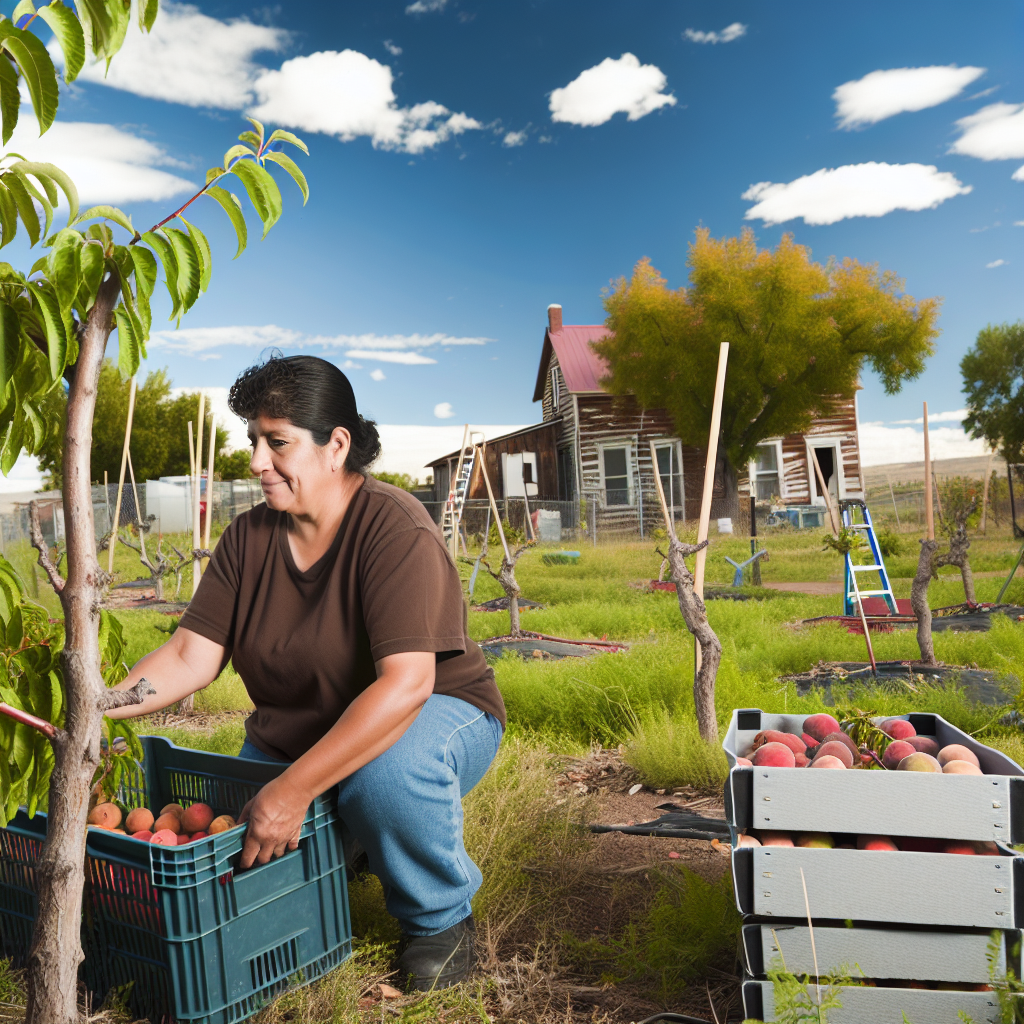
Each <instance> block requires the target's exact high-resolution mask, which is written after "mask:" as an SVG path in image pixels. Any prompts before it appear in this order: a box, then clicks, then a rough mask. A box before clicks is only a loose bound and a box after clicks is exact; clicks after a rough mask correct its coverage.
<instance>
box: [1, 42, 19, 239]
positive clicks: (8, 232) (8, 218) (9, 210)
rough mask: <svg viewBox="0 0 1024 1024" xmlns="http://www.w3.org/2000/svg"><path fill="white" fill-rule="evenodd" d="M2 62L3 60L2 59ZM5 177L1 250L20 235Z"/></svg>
mask: <svg viewBox="0 0 1024 1024" xmlns="http://www.w3.org/2000/svg"><path fill="white" fill-rule="evenodd" d="M0 60H3V58H2V57H0ZM5 177H7V175H3V176H2V177H0V249H2V248H3V247H4V246H5V245H7V244H8V243H9V242H10V241H11V239H12V238H14V236H15V235H16V234H17V233H18V204H17V203H15V201H14V196H13V195H11V192H10V189H8V188H7V186H6V185H5V184H4V178H5Z"/></svg>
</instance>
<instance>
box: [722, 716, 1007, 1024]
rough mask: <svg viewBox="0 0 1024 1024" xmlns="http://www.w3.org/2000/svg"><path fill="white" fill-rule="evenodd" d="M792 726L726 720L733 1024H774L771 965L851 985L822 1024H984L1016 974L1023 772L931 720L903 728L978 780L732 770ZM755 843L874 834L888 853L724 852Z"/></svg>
mask: <svg viewBox="0 0 1024 1024" xmlns="http://www.w3.org/2000/svg"><path fill="white" fill-rule="evenodd" d="M805 717H806V716H804V715H769V714H764V713H762V712H761V711H758V710H739V711H735V712H734V713H733V719H732V723H731V726H730V728H729V732H728V735H727V736H726V739H725V742H724V744H723V746H724V748H725V751H726V754H727V756H728V757H729V760H730V766H731V771H730V774H729V782H728V784H727V786H726V812H727V817H728V819H729V825H730V828H731V831H732V846H733V849H732V870H733V881H734V885H735V890H736V901H737V905H738V907H739V909H740V912H741V913H742V914H743V915H744V920H745V924H744V927H743V947H744V951H745V956H746V961H747V970H748V972H749V978H748V980H746V981H745V982H744V985H743V1000H744V1011H745V1014H746V1016H747V1017H748V1018H754V1019H759V1020H764V1021H774V1020H776V1019H777V1018H776V1013H775V1005H774V995H775V992H774V985H773V983H772V982H771V981H770V980H768V979H767V976H766V972H767V971H769V970H773V969H777V968H783V964H784V969H785V970H786V971H788V972H789V973H792V974H794V975H797V976H803V975H808V976H810V977H811V978H814V977H821V978H824V977H827V976H831V975H845V976H847V977H850V978H853V979H855V980H854V984H852V985H847V986H843V987H842V989H841V991H840V992H839V993H838V998H839V1000H840V1001H841V1002H842V1008H841V1009H836V1010H832V1011H830V1012H829V1014H828V1019H829V1022H830V1024H854V1022H856V1024H862V1022H871V1024H889V1022H892V1024H905V1022H911V1024H961V1022H962V1021H963V1020H964V1016H962V1014H963V1015H966V1017H967V1018H968V1019H971V1020H973V1021H975V1022H976V1024H981V1022H983V1021H986V1022H992V1024H997V1022H999V1021H1001V1019H1002V1011H1001V1009H1000V1006H999V1000H998V997H997V993H996V992H995V991H994V990H993V989H992V988H991V981H992V979H993V977H996V978H1000V977H1003V976H1005V975H1006V973H1007V971H1012V972H1013V974H1014V975H1015V976H1016V977H1018V978H1019V977H1020V973H1021V972H1020V967H1021V951H1020V937H1021V933H1020V931H1019V929H1020V927H1021V926H1022V924H1024V858H1021V857H1020V856H1017V855H1016V854H1015V852H1014V850H1012V849H1011V848H1010V845H1009V844H1014V843H1021V842H1024V769H1021V767H1020V766H1019V765H1017V764H1015V763H1014V762H1013V761H1011V760H1010V759H1009V758H1007V757H1006V756H1005V755H1003V754H1001V753H1000V752H999V751H997V750H993V749H992V748H990V747H986V746H984V745H983V744H981V743H978V742H977V741H976V740H974V739H972V738H971V737H970V736H968V735H966V734H965V733H963V732H961V731H960V730H959V729H957V728H955V727H954V726H952V725H950V724H949V723H948V722H947V721H945V720H944V719H943V718H941V717H940V716H939V715H931V714H911V715H907V716H903V717H906V718H907V719H908V720H909V721H910V722H911V724H913V725H914V727H915V729H916V730H917V733H918V735H926V736H934V737H935V739H936V741H937V742H938V744H939V746H940V747H944V746H946V745H947V744H951V743H960V744H963V745H964V746H966V747H968V748H970V749H971V750H972V751H974V753H975V754H976V755H977V757H978V760H979V761H980V763H981V768H982V771H983V772H985V774H984V775H980V776H976V775H956V776H953V775H944V774H932V773H928V772H907V771H903V772H901V771H882V770H846V771H822V770H809V769H800V768H758V767H744V766H737V764H736V758H737V756H746V755H747V754H748V752H749V750H750V747H751V746H752V744H753V740H754V737H755V736H756V735H757V733H758V732H760V731H761V730H764V729H777V730H780V731H782V732H789V733H795V734H796V735H797V736H799V735H800V734H801V733H802V731H803V721H804V718H805ZM759 831H782V832H792V833H794V834H796V833H809V832H824V833H830V834H831V835H832V836H833V837H834V838H835V840H836V843H837V846H838V845H848V844H850V843H852V844H854V845H856V838H857V837H858V836H863V835H885V836H890V837H893V838H896V840H897V844H898V845H899V846H900V851H899V852H889V851H870V850H860V849H815V848H802V847H778V846H770V847H758V846H753V847H741V846H740V845H739V843H740V836H741V835H742V834H744V833H749V834H751V835H754V836H756V835H758V833H759ZM914 839H920V840H925V841H927V840H930V839H941V840H956V839H959V840H969V841H974V842H978V841H990V842H995V843H996V844H998V855H996V856H960V855H957V854H953V853H934V852H917V851H914V850H912V849H908V848H909V847H913V846H922V845H927V843H926V842H925V843H915V842H914V841H913V840H914ZM805 886H806V889H805ZM805 893H806V895H805ZM808 908H809V912H810V917H811V919H812V924H813V940H814V941H813V947H812V941H811V938H812V936H811V932H810V929H809V928H808ZM815 954H816V958H817V967H816V966H815ZM990 961H991V962H990ZM811 991H812V992H813V991H814V986H813V984H812V986H811Z"/></svg>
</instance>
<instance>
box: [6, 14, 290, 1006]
mask: <svg viewBox="0 0 1024 1024" xmlns="http://www.w3.org/2000/svg"><path fill="white" fill-rule="evenodd" d="M78 9H79V12H80V13H79V14H78V15H76V13H75V11H73V10H72V9H71V8H68V7H65V6H63V4H62V3H61V2H60V0H54V2H53V3H51V4H50V5H49V6H47V7H43V8H41V9H40V10H38V11H36V10H35V8H34V6H33V4H32V2H31V0H21V2H20V3H18V5H17V6H16V7H15V9H14V18H15V19H16V21H15V22H11V21H8V20H7V19H5V18H0V47H2V49H3V50H4V57H7V58H10V60H7V59H4V60H0V117H2V135H3V141H4V143H5V144H6V143H7V141H8V140H9V139H10V136H11V132H12V131H13V130H14V124H15V122H16V120H17V112H18V104H19V92H18V89H19V85H24V87H25V88H26V89H27V90H28V93H29V96H30V97H31V100H32V104H33V107H34V108H35V113H36V117H37V119H38V121H39V125H40V130H41V131H45V130H46V129H47V128H49V126H50V125H51V124H52V122H53V119H54V116H55V114H56V110H57V102H58V90H57V77H56V70H55V69H54V66H53V63H52V61H51V60H50V57H49V54H48V53H47V50H46V47H45V46H44V45H43V43H42V41H41V40H39V39H38V38H37V37H36V36H34V35H33V34H32V32H30V31H29V30H28V26H29V25H30V24H31V23H32V21H34V20H35V19H36V18H39V19H41V20H42V21H44V22H45V23H46V24H47V25H49V26H50V28H51V29H52V30H53V32H54V34H55V36H56V38H57V40H58V42H59V44H60V46H61V47H62V49H63V51H64V56H65V78H66V79H67V80H69V81H70V80H71V79H72V78H74V77H75V75H77V73H78V71H79V70H80V69H81V68H82V66H83V64H84V60H85V54H86V44H87V43H88V48H89V49H90V50H91V52H92V54H93V55H94V56H95V57H96V59H98V60H99V59H104V60H109V59H110V58H111V57H113V56H114V54H116V52H117V50H118V49H119V48H120V46H121V44H122V42H123V41H124V38H125V35H126V33H127V31H128V28H129V18H130V12H131V7H130V5H126V4H125V2H124V0H88V2H85V0H83V2H82V3H81V4H80V5H79V8H78ZM136 10H137V11H138V14H139V19H140V25H141V27H142V29H144V30H148V29H149V28H151V27H152V24H153V20H154V19H155V17H156V14H157V0H139V2H138V3H137V5H136ZM80 19H81V20H80ZM12 62H13V63H12ZM252 124H253V130H251V131H245V132H243V133H242V135H241V136H239V139H240V144H239V145H236V146H233V147H231V149H229V150H228V151H227V153H226V154H225V157H224V164H223V166H221V167H215V168H212V169H211V170H210V171H208V172H207V183H206V185H204V186H203V188H202V189H201V190H200V191H199V192H198V193H197V194H196V195H195V196H193V197H192V198H191V199H189V200H188V202H186V203H185V204H183V205H182V206H181V207H180V208H179V209H177V210H175V211H174V212H173V213H171V214H170V215H169V216H167V217H165V218H164V219H163V220H162V221H160V223H158V224H156V225H154V226H153V228H152V229H150V230H149V231H147V232H145V233H141V234H140V233H139V232H138V231H136V229H135V226H134V225H133V224H132V222H131V218H130V217H128V216H127V215H126V214H125V213H123V212H122V211H120V210H118V209H115V208H114V207H111V206H96V207H93V208H92V209H91V210H87V211H86V212H85V213H81V214H80V213H79V209H78V194H77V191H76V189H75V186H74V183H73V182H72V181H71V179H70V178H69V177H68V176H67V175H66V174H65V173H64V172H63V171H61V170H60V169H59V168H57V167H54V166H53V165H52V164H46V163H38V162H31V161H26V160H22V159H20V158H19V157H17V156H16V155H14V154H6V155H4V157H3V158H2V160H0V186H2V187H0V229H2V231H0V245H3V244H6V243H7V242H9V241H10V240H11V239H12V238H13V237H14V235H15V232H16V231H17V230H18V227H19V221H20V224H21V225H22V226H23V227H24V228H25V230H26V232H27V233H28V235H29V239H30V241H31V242H32V244H35V243H37V242H38V241H39V240H40V239H43V240H44V241H43V247H44V249H45V250H46V253H45V255H44V256H42V257H41V258H40V259H38V260H37V261H36V262H35V264H34V265H33V266H32V268H31V270H30V271H29V273H28V274H24V273H21V272H19V271H17V270H15V269H14V268H13V267H12V266H10V265H9V264H6V263H3V264H0V334H2V337H0V354H2V358H0V436H2V437H3V445H2V448H0V468H2V470H3V472H5V473H6V472H8V471H9V470H10V468H11V466H13V464H14V462H15V460H16V459H17V457H18V455H19V453H20V452H22V451H26V452H29V453H34V452H36V451H37V450H38V449H39V447H40V446H41V445H42V443H43V440H44V437H45V434H46V429H47V427H46V424H44V423H43V422H41V414H40V409H41V408H42V407H43V404H44V402H45V401H46V399H47V396H49V395H50V394H51V393H52V392H53V391H55V390H56V389H57V388H60V387H62V385H63V382H62V379H63V381H66V382H67V389H68V392H67V394H68V397H67V415H66V418H65V422H64V427H63V432H64V442H63V461H62V475H63V488H62V490H63V503H64V521H65V532H66V536H67V576H66V578H63V579H62V578H61V576H60V573H59V572H58V571H57V568H56V566H54V565H53V564H52V563H51V561H50V557H49V552H48V551H47V549H46V548H45V545H42V544H40V545H39V548H40V550H39V562H40V564H41V565H42V566H43V568H44V570H45V571H46V573H47V576H48V577H49V579H50V581H51V583H52V584H53V587H54V589H55V590H56V591H57V593H58V594H59V596H60V601H61V605H62V608H63V611H64V623H63V649H62V650H61V652H60V660H59V663H57V669H55V670H54V671H52V672H50V673H47V674H46V675H45V676H43V675H37V676H35V677H33V678H35V679H36V680H37V683H34V684H32V685H29V686H27V687H26V688H25V689H24V690H23V691H21V692H14V691H13V690H5V692H4V697H5V701H4V703H3V704H0V712H3V713H4V714H5V715H7V716H8V718H10V719H13V720H14V723H15V724H14V725H13V727H10V726H9V725H5V727H4V728H3V729H2V730H0V741H2V743H3V747H4V749H3V751H2V753H0V759H2V760H3V762H4V763H5V765H6V766H7V771H8V773H9V771H10V765H11V764H12V763H13V764H14V765H15V766H16V767H17V768H18V771H19V772H22V771H23V763H24V762H25V760H26V758H25V754H24V751H25V749H26V744H28V745H29V748H30V749H34V747H33V745H34V744H38V743H39V742H41V741H40V740H39V739H38V738H37V737H36V736H35V735H32V734H31V729H32V728H34V727H35V728H37V731H38V732H39V734H40V735H41V736H45V738H46V741H47V743H48V744H49V747H50V754H49V756H50V757H52V773H50V774H49V785H48V799H49V802H48V806H47V811H48V822H47V835H46V840H45V842H44V844H43V848H42V852H41V855H40V858H39V862H38V864H37V865H36V867H35V880H36V886H37V894H38V910H37V917H36V928H35V933H34V936H33V941H32V947H31V950H30V953H29V962H28V987H29V1000H28V1013H27V1016H28V1024H70V1022H73V1021H77V1019H78V1010H77V1005H76V1001H77V980H78V979H77V974H78V965H79V963H80V962H81V959H82V950H81V946H80V943H79V939H78V936H79V928H80V922H81V912H82V888H83V884H84V868H85V865H84V858H83V850H84V848H85V828H86V815H87V813H88V807H89V798H90V789H91V786H92V780H93V777H94V773H95V771H96V769H97V766H98V765H99V763H100V737H101V731H102V723H103V715H104V713H105V712H106V711H108V710H110V709H111V708H114V707H118V706H121V705H123V704H125V703H132V702H136V703H137V702H139V701H141V700H142V698H143V696H144V695H145V693H146V692H148V689H147V684H146V683H145V681H144V680H141V681H140V682H139V684H138V685H137V686H136V687H134V688H133V689H132V690H131V691H112V690H108V688H107V686H106V685H105V680H104V677H103V674H102V658H101V652H102V649H103V646H104V640H103V638H102V637H101V630H100V626H101V622H102V621H107V620H106V619H105V617H104V616H102V615H101V612H100V593H101V589H102V586H103V583H104V580H105V574H104V573H103V572H102V570H101V569H100V566H99V563H98V561H97V558H96V544H95V536H94V526H93V516H92V495H91V489H90V483H91V467H90V454H91V450H92V425H93V416H94V413H95V408H96V395H97V386H98V381H99V375H100V370H101V367H102V365H103V359H104V354H105V351H106V345H107V339H108V338H109V336H110V335H111V333H113V331H115V330H116V331H117V336H118V365H119V367H120V369H121V372H122V373H123V374H124V375H125V376H131V375H132V374H134V373H135V372H136V371H137V369H138V366H139V360H140V358H141V357H142V356H143V355H144V354H145V345H146V341H147V339H148V337H149V328H150V321H151V312H150V299H151V296H152V294H153V290H154V288H155V286H156V282H157V277H158V272H159V269H160V268H161V267H162V269H163V276H164V281H165V284H166V286H167V290H168V293H169V295H170V300H171V305H172V312H171V319H172V320H175V321H179V322H180V320H181V317H182V316H183V315H184V314H185V313H186V312H187V311H188V310H189V309H190V308H191V307H192V305H193V304H194V303H195V302H196V300H197V299H198V298H199V296H200V294H201V293H202V292H204V291H205V290H206V289H207V287H208V286H209V283H210V275H211V272H212V254H211V251H210V246H209V243H208V242H207V240H206V237H205V235H204V234H203V233H202V231H200V230H199V228H198V227H197V226H196V225H195V224H192V223H190V222H189V221H186V220H185V218H184V217H183V216H182V214H183V213H184V212H185V210H186V209H187V208H188V207H189V206H190V205H191V204H192V203H194V202H195V201H196V200H197V199H198V198H199V197H200V196H202V195H208V196H210V197H211V198H213V199H214V200H215V201H216V202H217V203H218V204H219V205H220V206H221V207H222V208H223V209H224V211H225V212H226V213H227V215H228V217H229V218H230V220H231V222H232V224H233V225H234V227H235V231H236V233H237V238H238V252H236V256H237V255H238V254H239V253H240V252H241V251H242V250H243V249H244V247H245V243H246V224H245V217H244V215H243V213H242V207H241V202H240V200H239V199H238V197H237V196H236V195H234V194H233V193H231V192H228V191H227V190H225V189H224V188H223V187H222V185H220V184H218V182H220V180H221V179H222V178H224V177H225V176H226V175H233V176H234V177H235V178H236V179H237V180H238V181H240V182H241V184H242V185H243V186H244V188H245V191H246V193H247V195H248V197H249V199H250V201H251V202H252V205H253V207H254V208H255V210H256V213H257V215H258V216H259V218H260V220H261V221H262V223H263V234H264V236H266V233H267V231H269V230H270V228H271V227H272V226H273V225H274V223H275V222H276V221H277V220H278V218H279V217H280V215H281V212H282V202H281V193H280V190H279V188H278V186H277V183H276V182H275V180H274V178H273V177H272V175H271V174H270V173H269V171H268V170H267V166H266V165H267V162H268V161H270V162H275V163H277V164H279V165H280V166H281V167H283V168H284V170H286V171H287V172H288V173H289V174H290V175H291V176H292V177H293V178H294V179H295V181H296V182H297V183H298V185H299V187H300V189H301V190H302V193H303V198H304V199H305V197H306V196H307V195H308V189H307V186H306V181H305V178H304V177H303V175H302V172H301V171H300V170H299V169H298V167H297V166H296V165H295V164H294V163H293V161H292V160H291V159H290V158H289V157H287V156H285V155H284V154H283V153H279V152H277V151H276V147H275V144H276V143H280V142H289V143H292V144H294V145H296V146H298V147H299V148H300V149H302V150H303V151H305V145H304V144H303V143H302V142H301V141H300V140H299V139H297V138H296V137H295V136H294V135H291V134H290V133H288V132H283V131H275V132H273V133H272V134H271V135H270V136H269V137H268V136H266V134H265V132H264V129H263V126H262V125H260V124H259V122H256V121H253V122H252ZM58 189H59V190H60V191H61V192H63V195H64V198H65V201H66V202H67V205H68V208H69V215H68V224H67V226H66V227H64V228H62V229H60V230H59V231H57V232H55V233H54V234H52V235H51V233H50V227H51V222H52V218H53V214H54V208H55V207H56V206H57V202H58ZM175 220H177V221H178V222H180V226H170V224H171V222H172V221H175ZM118 229H120V230H123V231H124V232H125V233H126V237H125V238H124V240H123V241H119V240H118V236H117V235H116V234H115V231H116V230H118ZM0 604H3V605H4V606H3V607H2V608H0V613H3V614H5V615H7V613H8V611H9V609H10V607H11V604H12V601H10V600H8V601H7V602H0ZM21 621H22V620H21V615H20V613H19V612H18V611H17V609H15V610H14V611H10V613H9V615H8V622H7V623H6V627H7V628H6V632H7V634H8V640H9V638H10V634H11V632H12V629H13V630H14V632H15V633H16V632H17V629H18V628H20V627H19V626H17V624H18V623H20V622H21ZM12 623H14V624H15V626H13V627H12V625H11V624H12ZM107 633H108V636H109V629H108V630H107ZM54 683H56V684H57V686H58V688H59V689H60V697H61V699H60V701H57V700H56V699H55V694H54V690H53V686H54ZM11 698H13V701H14V703H13V704H12V699H11ZM15 705H17V706H15ZM55 708H56V710H55ZM40 723H41V724H40ZM45 774H46V773H45V772H40V771H33V772H31V773H29V775H28V776H27V778H28V782H27V783H26V785H30V786H32V787H34V788H35V791H34V792H33V793H32V794H30V799H29V805H30V806H33V804H34V803H35V802H36V801H37V800H38V798H39V796H40V793H41V791H47V790H46V789H45V788H42V787H45V786H46V779H45V777H44V776H45ZM4 811H6V808H4Z"/></svg>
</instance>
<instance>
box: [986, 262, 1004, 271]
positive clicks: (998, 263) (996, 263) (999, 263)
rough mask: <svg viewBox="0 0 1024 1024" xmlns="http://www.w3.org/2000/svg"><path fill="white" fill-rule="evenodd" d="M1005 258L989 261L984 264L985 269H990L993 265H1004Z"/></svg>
mask: <svg viewBox="0 0 1024 1024" xmlns="http://www.w3.org/2000/svg"><path fill="white" fill-rule="evenodd" d="M1005 266H1006V260H993V261H992V262H991V263H986V264H985V269H986V270H992V269H993V268H994V267H1005Z"/></svg>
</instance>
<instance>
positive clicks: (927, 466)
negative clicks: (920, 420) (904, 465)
mask: <svg viewBox="0 0 1024 1024" xmlns="http://www.w3.org/2000/svg"><path fill="white" fill-rule="evenodd" d="M924 525H925V530H926V533H927V537H928V540H935V513H934V511H933V509H932V448H931V444H930V443H929V441H928V403H927V402H925V403H924Z"/></svg>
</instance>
